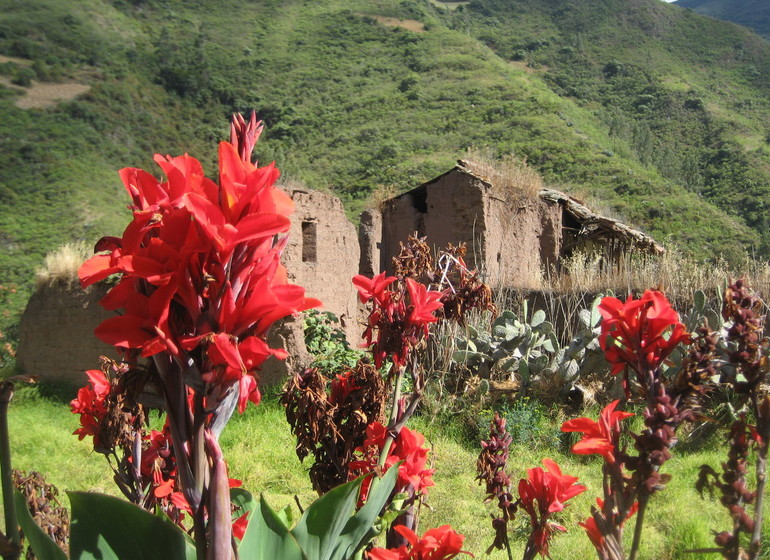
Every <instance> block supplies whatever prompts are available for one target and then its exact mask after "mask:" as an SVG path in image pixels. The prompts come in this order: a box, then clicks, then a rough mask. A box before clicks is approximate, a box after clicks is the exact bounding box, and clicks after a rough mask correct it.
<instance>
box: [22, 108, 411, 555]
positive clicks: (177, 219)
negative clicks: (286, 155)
mask: <svg viewBox="0 0 770 560" xmlns="http://www.w3.org/2000/svg"><path fill="white" fill-rule="evenodd" d="M261 130H262V125H261V123H259V122H257V120H256V117H255V116H254V115H252V117H251V119H250V120H249V121H246V120H245V119H243V118H242V117H240V116H236V117H235V118H234V119H233V122H232V126H231V136H230V141H229V142H222V143H221V144H220V145H219V163H220V169H219V183H218V184H217V183H215V182H214V181H212V180H210V179H208V178H207V177H206V176H205V175H204V173H203V170H202V167H201V165H200V163H199V162H198V161H197V160H196V159H194V158H192V157H190V156H188V155H184V156H181V157H170V156H160V155H157V156H156V157H155V161H156V162H157V163H158V164H159V166H160V167H161V169H162V171H163V172H164V173H165V175H166V180H164V181H159V180H157V179H156V178H155V177H153V176H152V175H151V174H149V173H147V172H145V171H142V170H139V169H124V170H122V171H121V172H120V176H121V178H122V180H123V183H124V185H125V187H126V190H127V191H128V193H129V195H130V197H131V201H132V206H131V209H132V213H133V219H132V221H131V223H130V224H129V225H128V226H127V228H126V230H125V231H124V233H123V235H122V236H121V237H105V238H103V239H102V240H100V241H99V242H98V243H97V245H96V255H95V256H94V257H92V258H91V259H89V260H88V261H87V262H86V263H84V264H83V265H82V266H81V268H80V270H79V276H80V280H81V284H82V285H83V286H84V287H85V286H89V285H91V284H94V283H95V282H98V281H100V280H103V279H105V278H107V277H108V276H113V275H117V277H118V282H117V284H115V285H114V286H113V287H112V289H111V290H110V291H109V292H108V294H107V295H106V296H105V297H104V298H103V299H102V301H101V304H102V305H103V306H104V307H105V308H107V309H108V310H114V311H120V313H119V314H116V315H115V316H114V317H112V318H109V319H107V320H106V321H104V322H103V323H102V324H101V325H100V326H99V327H98V328H97V330H96V335H97V336H98V337H99V338H101V339H102V340H103V341H105V342H108V343H110V344H112V345H113V346H115V347H116V348H117V350H118V351H119V353H120V354H121V356H122V360H121V361H120V362H111V361H106V362H105V363H104V364H103V367H102V369H101V370H92V371H90V372H88V376H89V384H88V385H87V386H86V387H84V388H83V389H81V390H80V392H79V393H78V396H77V398H76V399H74V400H73V402H72V409H73V412H75V413H76V414H79V415H80V422H81V427H80V428H78V430H76V432H75V433H76V434H77V435H78V436H79V437H80V438H84V437H91V438H93V443H94V448H95V450H97V451H98V452H100V453H103V454H104V455H105V456H106V457H107V458H108V460H109V461H110V463H111V465H112V467H113V470H114V472H115V480H116V482H117V483H118V486H119V488H120V489H121V491H122V492H123V494H124V495H125V496H126V497H127V498H128V499H129V500H130V502H133V504H132V503H129V502H127V501H124V500H119V499H117V498H113V497H109V496H102V495H99V494H90V493H77V492H71V493H70V494H69V496H70V502H71V505H72V532H71V538H70V543H69V548H70V556H71V557H72V558H147V559H150V558H157V559H177V558H179V559H181V558H186V559H187V558H196V559H197V560H204V559H206V560H219V559H226V560H230V559H233V558H243V559H253V560H262V559H271V560H272V559H273V558H284V559H287V560H294V559H296V560H307V559H309V558H314V559H315V558H317V559H323V560H345V559H350V558H356V557H360V556H361V554H362V552H363V549H364V547H365V546H367V544H368V543H369V542H370V541H371V539H372V538H373V537H374V535H375V534H376V533H377V531H376V529H375V524H376V521H377V519H378V518H379V516H380V514H381V512H382V511H383V509H384V507H385V505H386V503H387V502H388V501H389V500H390V497H391V494H392V491H393V488H394V486H395V484H396V479H397V474H398V468H394V469H392V472H389V473H385V474H384V475H383V476H382V477H381V478H380V477H379V476H378V475H376V474H367V475H365V476H362V477H359V478H356V479H354V480H352V481H350V482H347V481H345V483H344V484H342V485H339V486H337V487H336V488H334V489H332V490H331V491H329V492H328V493H326V494H325V495H324V496H323V497H321V498H320V499H319V500H317V501H316V502H314V503H313V504H312V505H311V506H309V507H308V508H307V509H306V510H305V512H304V514H303V516H302V517H301V519H299V521H298V522H297V523H296V524H295V525H294V526H292V524H291V520H290V519H289V518H288V517H287V516H286V515H285V514H284V513H276V512H274V511H273V510H272V509H271V508H270V507H269V506H268V505H267V503H266V502H265V501H264V500H263V499H260V500H255V499H254V498H252V496H251V495H250V494H249V493H248V492H246V491H245V490H241V489H239V488H231V486H237V482H234V481H231V480H230V479H229V478H228V476H227V465H226V463H225V460H224V457H223V455H222V451H221V449H220V447H219V443H218V439H219V436H220V434H221V433H222V430H223V429H224V428H225V425H226V424H227V422H228V420H229V418H230V416H231V415H232V414H233V413H234V411H235V410H238V411H240V412H242V411H243V410H244V409H245V407H246V406H247V404H248V403H249V402H251V403H254V404H258V403H259V401H260V393H259V389H258V380H259V369H260V366H261V364H262V363H263V362H264V361H265V360H266V359H268V358H269V357H271V356H273V357H275V358H279V359H280V358H283V357H284V356H285V353H284V352H283V351H282V350H276V349H272V348H270V347H269V346H268V345H267V342H266V340H265V338H266V334H267V331H268V329H269V328H270V326H271V325H272V324H273V323H274V322H275V321H276V320H278V319H280V318H282V317H284V316H286V315H290V314H293V313H297V312H299V311H302V310H305V309H308V308H311V307H314V306H317V305H318V304H319V303H320V302H318V301H317V300H315V299H312V298H308V297H306V296H305V292H304V289H303V288H302V287H300V286H296V285H293V284H290V283H288V281H287V275H286V271H285V269H284V267H283V266H282V265H281V263H280V257H281V253H282V251H283V249H284V247H285V246H286V235H287V233H288V229H289V218H288V215H289V214H290V213H291V211H292V208H293V205H292V201H291V199H290V198H289V197H288V196H287V195H286V194H284V193H283V192H281V191H280V190H278V189H277V188H276V187H275V186H274V183H275V181H276V179H277V178H278V175H279V173H278V170H277V169H276V168H275V167H274V165H273V164H270V165H267V166H264V167H257V166H256V165H255V164H253V163H252V162H251V153H252V150H253V148H254V145H255V143H256V142H257V139H258V138H259V135H260V132H261ZM155 408H157V409H160V410H162V411H163V412H165V414H166V424H165V426H164V428H163V430H162V431H147V430H146V428H145V418H146V416H147V413H148V411H149V410H151V409H155ZM364 484H366V487H367V489H368V491H367V499H366V502H365V503H363V504H361V503H359V498H360V495H361V487H362V485H364ZM16 502H17V505H18V506H19V512H20V514H19V521H20V524H21V525H22V527H23V529H24V532H25V534H26V535H27V536H28V538H29V540H30V542H31V544H32V548H33V549H34V551H35V554H36V555H37V556H38V558H41V559H57V560H58V559H60V558H64V553H63V552H62V550H61V549H60V548H58V547H57V546H56V545H55V544H54V543H53V542H52V541H51V540H50V539H48V537H46V536H45V535H44V534H43V533H42V532H41V531H40V529H39V528H37V526H36V525H35V524H34V521H33V520H32V518H31V517H30V516H29V513H28V512H27V510H26V508H25V507H23V505H24V504H23V498H20V499H17V501H16ZM125 528H130V530H126V529H125Z"/></svg>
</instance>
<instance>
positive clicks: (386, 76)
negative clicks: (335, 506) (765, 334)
mask: <svg viewBox="0 0 770 560" xmlns="http://www.w3.org/2000/svg"><path fill="white" fill-rule="evenodd" d="M436 4H439V5H438V6H437V5H434V4H433V3H429V2H427V1H422V0H402V1H396V0H379V1H378V2H372V1H371V0H346V1H343V0H337V1H331V0H327V1H323V2H306V1H302V0H285V1H279V0H250V1H243V0H238V1H236V0H221V1H216V2H215V1H213V0H189V1H182V0H112V1H109V0H78V1H77V2H76V1H74V0H29V1H27V2H23V3H22V2H16V3H12V4H10V5H9V6H7V7H6V9H5V10H4V11H3V12H2V13H0V53H2V54H3V55H4V56H6V57H15V58H13V59H0V78H2V80H0V114H2V119H0V283H3V284H6V283H9V282H10V283H15V284H16V285H17V286H18V287H19V290H18V291H17V293H16V294H15V295H14V296H13V298H11V299H12V301H11V302H10V303H9V305H8V311H9V313H8V314H7V316H6V317H5V318H0V331H6V330H7V329H8V328H9V326H10V327H11V332H10V334H9V336H11V337H12V336H13V332H12V325H13V324H14V322H15V317H16V316H17V314H18V311H19V309H20V307H21V305H22V304H23V301H24V299H25V297H26V295H27V294H28V293H29V290H30V285H31V284H30V278H31V275H32V270H33V269H34V267H35V266H37V265H39V264H40V263H41V262H42V257H43V255H44V254H45V252H46V251H48V250H51V249H53V248H55V247H56V246H57V245H59V244H61V243H62V242H64V241H68V240H78V239H82V240H86V241H89V242H92V241H93V240H94V239H95V238H96V237H98V236H100V235H102V234H107V233H109V234H115V233H119V231H120V229H121V227H122V224H124V223H125V222H126V220H127V218H126V215H127V214H126V211H122V212H121V211H119V210H118V207H119V205H120V204H119V203H118V201H126V198H125V197H124V196H123V194H122V186H121V185H120V183H119V181H118V178H117V174H116V170H117V169H119V168H120V167H124V166H138V167H143V168H145V169H148V170H152V171H153V172H157V171H156V168H155V166H154V164H153V163H152V160H151V156H152V153H153V152H156V151H157V152H160V153H164V154H165V153H171V154H179V153H183V152H185V151H187V152H189V153H191V154H192V155H195V156H196V157H199V158H200V159H201V160H202V161H203V164H204V168H205V169H206V170H207V171H208V173H209V174H211V175H214V174H215V163H214V157H215V150H214V143H215V142H216V140H218V139H221V138H223V137H224V136H225V133H226V130H227V127H226V119H227V117H228V115H229V114H230V113H231V112H232V111H235V110H238V111H246V110H249V109H251V108H256V109H257V110H258V111H259V113H260V115H261V116H262V117H263V118H264V119H265V121H266V122H267V125H268V128H267V132H266V134H265V136H264V138H263V140H262V141H260V144H259V146H258V149H257V151H258V155H259V157H260V159H261V160H263V161H269V160H272V159H275V160H276V161H277V164H278V166H279V167H280V168H281V169H282V170H283V172H284V177H286V178H288V179H297V180H301V181H304V182H306V183H307V184H308V185H309V186H311V187H313V188H329V189H331V190H333V191H334V192H335V193H337V194H338V195H340V196H341V197H342V198H343V200H344V201H345V202H346V204H347V205H348V208H349V209H350V212H351V215H355V214H356V212H357V211H359V210H360V209H362V208H363V207H364V206H365V205H366V204H367V200H368V199H369V196H370V195H371V193H372V191H374V190H375V189H378V188H381V187H384V188H385V189H386V190H390V191H391V192H394V193H395V192H398V191H402V190H405V189H408V188H411V187H413V186H415V185H416V184H419V183H420V182H422V181H425V180H427V179H430V178H432V177H434V176H435V175H437V174H438V173H440V172H443V171H445V170H446V169H447V168H448V167H449V166H450V165H451V164H452V163H453V161H454V160H455V159H457V158H458V157H460V156H462V155H463V154H464V152H465V150H466V148H468V147H470V146H476V147H480V148H484V149H487V150H488V151H489V152H490V154H491V155H492V156H494V157H497V156H502V155H505V154H510V153H513V154H516V155H518V156H520V157H526V158H527V159H528V161H529V162H530V163H531V164H532V165H534V166H536V167H537V168H538V169H539V170H540V171H541V172H542V173H543V174H544V175H545V176H546V178H547V179H548V180H549V181H550V182H552V183H555V184H557V185H559V186H561V187H563V188H565V189H567V190H569V191H571V192H574V193H576V194H578V195H580V196H583V197H587V198H589V200H592V201H593V202H594V203H599V204H601V205H602V206H603V208H604V209H605V210H608V211H612V212H615V213H616V214H619V215H620V216H622V217H625V218H626V219H628V220H630V221H631V222H632V223H634V224H635V225H637V226H641V227H644V228H646V229H647V230H648V231H649V232H650V233H652V234H653V235H655V236H657V237H658V238H660V239H662V240H673V241H675V242H676V243H678V244H680V245H681V246H683V247H685V248H687V249H689V250H691V251H692V253H693V254H695V255H697V256H699V257H703V258H709V257H714V256H716V255H718V254H725V255H727V256H728V258H730V259H733V260H739V259H740V258H741V256H742V255H743V254H744V252H745V251H746V250H762V249H764V248H766V247H767V244H765V245H762V237H761V235H760V233H759V232H762V231H764V229H763V224H764V222H763V221H762V220H763V219H764V210H763V209H764V208H765V205H766V204H768V203H770V202H769V201H770V198H769V197H768V192H770V188H769V187H768V184H770V171H769V170H770V165H768V147H767V143H766V137H767V135H768V132H770V130H767V129H766V128H767V127H768V125H767V116H768V115H769V114H770V109H769V108H768V101H767V100H768V99H770V95H768V91H767V89H768V80H769V79H770V78H769V76H770V71H769V70H770V49H769V48H768V46H767V43H766V42H764V41H762V40H761V39H759V38H757V37H756V36H753V35H750V34H748V33H746V32H744V31H742V30H740V29H738V28H736V27H735V26H731V25H724V24H720V23H718V22H716V21H714V20H710V19H707V18H703V17H700V16H698V15H696V14H693V13H692V12H688V11H686V10H681V9H678V8H675V7H672V6H667V5H665V4H663V3H661V2H658V0H633V1H631V0H601V1H598V0H597V1H596V2H590V3H579V4H578V3H574V2H568V1H567V0H548V1H546V2H542V1H535V0H529V1H524V0H514V1H502V0H500V1H495V0H476V1H474V2H470V3H456V5H454V6H453V8H455V9H453V10H449V9H447V8H446V7H445V5H446V4H448V3H440V2H439V3H436ZM457 4H459V7H458V5H457ZM691 43H693V44H691ZM752 68H753V70H752ZM36 81H45V82H68V83H73V82H76V83H80V84H83V85H85V86H88V87H89V88H90V89H89V90H88V92H87V93H85V94H83V95H81V96H80V97H78V98H76V99H74V100H69V101H64V102H61V103H58V104H56V105H54V106H50V107H45V108H42V107H41V108H34V107H33V108H23V107H29V103H28V101H29V100H30V99H31V98H32V97H34V93H35V85H36ZM12 82H15V84H14V83H12ZM30 86H31V87H30ZM24 100H26V101H27V102H22V101H24ZM20 105H21V106H20ZM765 229H767V228H765ZM765 241H766V240H765Z"/></svg>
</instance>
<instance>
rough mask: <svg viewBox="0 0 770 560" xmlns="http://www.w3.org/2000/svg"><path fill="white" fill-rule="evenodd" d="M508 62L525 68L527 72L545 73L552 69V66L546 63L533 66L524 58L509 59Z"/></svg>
mask: <svg viewBox="0 0 770 560" xmlns="http://www.w3.org/2000/svg"><path fill="white" fill-rule="evenodd" d="M508 64H510V65H511V66H515V67H516V68H519V69H520V70H524V71H525V72H526V73H527V74H544V73H546V72H548V70H550V67H549V66H546V65H545V64H540V65H538V66H537V68H532V67H531V66H530V65H529V64H527V63H526V62H525V61H523V60H509V61H508Z"/></svg>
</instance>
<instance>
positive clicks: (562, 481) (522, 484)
mask: <svg viewBox="0 0 770 560" xmlns="http://www.w3.org/2000/svg"><path fill="white" fill-rule="evenodd" d="M543 465H544V466H545V468H546V469H547V470H543V469H542V468H540V467H536V468H534V469H529V470H528V471H527V478H522V479H521V480H520V481H519V500H520V504H521V507H522V508H523V509H524V510H525V511H526V512H527V513H528V514H529V517H530V521H531V523H532V534H531V535H530V539H529V542H528V544H527V550H528V551H530V554H531V555H532V556H534V554H535V553H538V554H541V555H542V556H549V555H548V544H549V542H550V540H551V537H552V536H553V532H554V531H555V530H556V531H562V532H564V531H566V529H565V528H564V527H562V526H561V525H557V524H556V523H553V522H551V521H550V520H549V517H550V515H551V514H552V513H556V512H558V511H561V510H563V509H564V506H565V504H564V502H566V501H567V500H569V499H570V498H573V497H575V496H577V495H578V494H580V493H581V492H584V491H585V490H586V487H585V486H583V485H582V484H575V483H576V482H577V480H578V479H577V477H574V476H568V475H564V474H562V472H561V469H560V468H559V465H557V464H556V463H555V462H554V461H552V460H551V459H543ZM525 555H526V554H525Z"/></svg>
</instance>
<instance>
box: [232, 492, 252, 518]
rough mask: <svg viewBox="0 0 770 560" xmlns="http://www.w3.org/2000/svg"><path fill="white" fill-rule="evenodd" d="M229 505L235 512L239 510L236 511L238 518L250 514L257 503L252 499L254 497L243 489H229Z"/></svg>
mask: <svg viewBox="0 0 770 560" xmlns="http://www.w3.org/2000/svg"><path fill="white" fill-rule="evenodd" d="M230 503H231V504H233V505H234V506H235V507H236V509H237V510H240V511H236V513H237V514H238V516H239V517H240V516H241V515H243V514H244V513H248V514H251V512H252V511H254V510H255V509H256V508H257V501H256V500H255V499H254V496H252V495H251V492H249V491H248V490H244V489H243V488H230Z"/></svg>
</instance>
